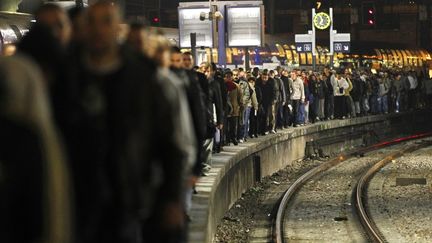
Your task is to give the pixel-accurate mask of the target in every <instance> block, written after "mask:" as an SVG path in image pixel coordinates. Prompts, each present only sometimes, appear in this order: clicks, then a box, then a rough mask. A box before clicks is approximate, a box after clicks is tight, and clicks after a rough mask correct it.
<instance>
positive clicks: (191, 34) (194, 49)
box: [190, 33, 198, 65]
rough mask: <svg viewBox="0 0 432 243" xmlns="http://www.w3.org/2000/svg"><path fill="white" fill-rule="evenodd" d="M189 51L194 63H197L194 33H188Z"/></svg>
mask: <svg viewBox="0 0 432 243" xmlns="http://www.w3.org/2000/svg"><path fill="white" fill-rule="evenodd" d="M190 41H191V52H192V57H193V60H194V62H195V65H198V60H197V50H196V33H190Z"/></svg>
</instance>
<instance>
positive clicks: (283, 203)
mask: <svg viewBox="0 0 432 243" xmlns="http://www.w3.org/2000/svg"><path fill="white" fill-rule="evenodd" d="M429 136H432V132H428V133H422V134H416V135H412V136H409V137H404V138H399V139H395V140H392V141H389V142H382V143H378V144H375V145H372V146H370V147H366V148H359V149H355V150H353V151H350V152H348V153H344V154H341V155H339V156H337V157H336V158H334V159H332V160H330V161H328V162H326V163H324V164H322V165H319V166H317V167H315V168H313V169H311V170H309V171H308V172H306V173H305V174H303V175H302V176H301V177H299V178H298V179H297V180H296V181H295V182H294V183H293V184H292V185H291V186H290V187H289V188H288V189H287V190H286V191H285V193H284V195H283V197H282V199H281V200H280V203H279V206H278V207H277V213H276V219H275V221H274V225H273V241H274V242H276V243H283V242H285V241H284V237H283V232H284V230H283V217H284V215H285V209H286V208H287V206H288V203H289V202H290V201H291V200H292V198H293V196H294V195H295V193H296V192H297V190H298V189H299V188H300V187H301V186H302V185H303V184H305V182H306V181H307V180H309V179H310V178H312V177H314V176H316V175H317V174H319V173H321V172H324V171H326V170H328V169H330V168H332V167H334V166H336V165H338V164H340V163H341V162H343V161H345V160H347V159H348V158H351V157H354V156H356V155H359V154H363V153H366V152H370V151H374V150H379V149H381V148H383V147H387V146H390V145H394V144H399V143H402V142H405V141H409V140H414V139H420V138H425V137H429Z"/></svg>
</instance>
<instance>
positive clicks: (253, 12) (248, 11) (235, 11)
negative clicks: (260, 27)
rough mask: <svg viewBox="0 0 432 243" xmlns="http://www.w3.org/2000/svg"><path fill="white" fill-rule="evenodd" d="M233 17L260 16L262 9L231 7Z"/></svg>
mask: <svg viewBox="0 0 432 243" xmlns="http://www.w3.org/2000/svg"><path fill="white" fill-rule="evenodd" d="M230 11H231V13H230V14H231V17H232V18H259V17H260V9H259V8H258V7H257V8H231V9H230Z"/></svg>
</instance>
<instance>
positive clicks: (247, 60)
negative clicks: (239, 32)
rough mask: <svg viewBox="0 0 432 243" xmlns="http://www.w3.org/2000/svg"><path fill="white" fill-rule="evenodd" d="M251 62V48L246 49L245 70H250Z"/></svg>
mask: <svg viewBox="0 0 432 243" xmlns="http://www.w3.org/2000/svg"><path fill="white" fill-rule="evenodd" d="M249 60H250V56H249V47H245V69H246V71H247V70H249V69H250V65H249Z"/></svg>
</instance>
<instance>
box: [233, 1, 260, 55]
mask: <svg viewBox="0 0 432 243" xmlns="http://www.w3.org/2000/svg"><path fill="white" fill-rule="evenodd" d="M261 9H262V6H227V12H226V13H227V27H228V28H227V32H228V46H232V47H241V46H245V47H246V46H250V47H253V46H261V45H262V44H263V43H262V42H263V41H262V39H263V21H264V20H263V13H262V12H263V11H261Z"/></svg>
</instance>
